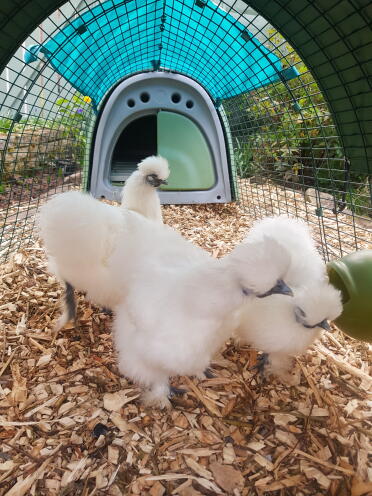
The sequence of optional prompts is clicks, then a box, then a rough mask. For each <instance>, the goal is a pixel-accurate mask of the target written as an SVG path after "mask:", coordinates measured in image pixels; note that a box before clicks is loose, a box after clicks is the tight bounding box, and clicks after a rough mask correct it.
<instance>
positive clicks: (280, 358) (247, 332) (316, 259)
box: [233, 215, 342, 378]
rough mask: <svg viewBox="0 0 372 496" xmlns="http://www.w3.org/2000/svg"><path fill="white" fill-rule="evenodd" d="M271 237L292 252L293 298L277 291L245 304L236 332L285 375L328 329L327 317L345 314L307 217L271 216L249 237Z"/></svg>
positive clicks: (290, 280)
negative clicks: (294, 358) (292, 361)
mask: <svg viewBox="0 0 372 496" xmlns="http://www.w3.org/2000/svg"><path fill="white" fill-rule="evenodd" d="M268 235H270V236H272V237H273V238H274V239H276V240H277V241H279V242H281V243H283V244H284V245H285V246H286V248H287V250H288V251H289V253H290V260H291V261H290V265H289V268H288V272H287V274H286V282H287V284H288V285H289V286H290V287H291V288H292V289H293V293H294V298H291V299H290V300H288V299H287V298H282V297H280V296H278V295H273V296H271V297H270V298H267V299H265V300H257V299H256V300H254V301H250V302H247V303H245V304H244V306H243V307H242V308H241V309H239V311H238V312H237V313H236V314H235V315H234V320H233V322H234V325H235V326H236V327H237V328H236V330H235V332H234V334H235V335H236V337H237V338H238V339H239V340H241V341H243V342H248V343H250V344H251V345H252V346H253V347H255V348H257V349H260V350H263V351H264V352H265V353H264V358H265V361H263V362H262V365H265V363H266V365H267V364H269V367H266V370H267V371H268V372H269V371H270V372H272V373H275V374H277V375H279V376H282V377H283V378H285V377H286V374H285V373H286V371H287V370H288V368H289V364H290V357H291V356H292V355H298V354H301V353H303V352H305V351H306V349H307V348H308V347H309V346H310V345H311V344H312V343H313V341H314V340H315V339H316V338H317V337H318V336H319V333H320V330H321V328H325V329H329V325H328V322H327V321H328V320H334V319H335V318H337V317H338V316H339V315H340V313H341V312H342V304H341V294H340V292H339V291H337V290H336V289H334V288H333V287H332V286H331V285H330V284H329V283H328V278H327V275H326V266H325V263H324V262H323V260H322V258H321V256H320V255H319V253H318V251H317V249H316V246H315V243H314V240H313V239H312V236H311V233H310V229H309V227H308V226H307V224H306V223H305V222H304V221H302V220H299V219H294V218H289V217H286V216H283V215H282V216H277V217H267V218H265V219H263V220H261V221H258V222H256V223H255V224H254V226H253V228H252V229H251V230H250V231H249V234H248V236H247V238H246V241H249V242H252V241H257V240H261V239H263V238H264V237H265V236H268ZM237 322H238V324H236V323H237ZM267 355H269V356H267Z"/></svg>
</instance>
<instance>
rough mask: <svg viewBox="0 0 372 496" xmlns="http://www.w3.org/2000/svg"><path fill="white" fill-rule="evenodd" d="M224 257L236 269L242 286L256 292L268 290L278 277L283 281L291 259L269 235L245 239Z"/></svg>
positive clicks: (261, 292)
mask: <svg viewBox="0 0 372 496" xmlns="http://www.w3.org/2000/svg"><path fill="white" fill-rule="evenodd" d="M226 258H227V261H228V262H229V263H231V264H232V265H233V266H235V268H236V270H237V271H238V273H239V277H240V280H241V284H242V286H244V287H245V288H247V289H251V290H253V291H254V292H255V293H256V294H263V293H265V292H267V291H269V290H270V289H271V288H272V287H273V286H275V284H276V283H277V281H278V280H279V279H283V280H284V281H285V276H286V272H287V270H288V268H289V266H290V260H291V259H290V254H289V253H288V251H287V250H286V248H285V247H284V246H283V245H282V244H281V243H279V242H278V241H276V240H275V239H273V238H272V237H270V236H264V237H263V239H262V240H260V241H253V240H247V241H246V242H245V243H241V244H240V245H238V246H237V247H236V248H235V249H234V250H233V251H232V252H231V254H230V255H228V257H226Z"/></svg>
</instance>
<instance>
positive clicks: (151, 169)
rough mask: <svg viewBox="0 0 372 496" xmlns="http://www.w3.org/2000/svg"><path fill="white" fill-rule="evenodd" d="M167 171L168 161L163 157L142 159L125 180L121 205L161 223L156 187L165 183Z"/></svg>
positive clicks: (161, 217)
mask: <svg viewBox="0 0 372 496" xmlns="http://www.w3.org/2000/svg"><path fill="white" fill-rule="evenodd" d="M169 173H170V171H169V165H168V161H167V160H166V159H165V158H163V157H160V156H151V157H147V158H145V159H144V160H142V162H140V163H139V164H138V166H137V170H136V171H134V172H133V173H132V174H131V175H130V176H129V177H128V179H127V180H126V182H125V185H124V187H123V190H122V199H121V204H122V206H123V207H125V208H128V209H129V210H133V211H135V212H138V213H140V214H142V215H144V216H145V217H147V218H148V219H152V220H154V221H157V222H161V223H162V222H163V216H162V213H161V205H160V200H159V195H158V192H157V188H158V187H159V186H161V185H162V184H167V179H168V176H169Z"/></svg>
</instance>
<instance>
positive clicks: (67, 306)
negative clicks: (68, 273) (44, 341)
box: [53, 281, 76, 342]
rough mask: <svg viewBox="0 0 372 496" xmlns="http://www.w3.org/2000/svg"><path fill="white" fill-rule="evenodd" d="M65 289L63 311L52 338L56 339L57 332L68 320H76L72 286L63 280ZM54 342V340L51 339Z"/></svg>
mask: <svg viewBox="0 0 372 496" xmlns="http://www.w3.org/2000/svg"><path fill="white" fill-rule="evenodd" d="M65 285H66V289H65V294H64V297H63V312H62V315H61V316H60V318H59V319H58V320H57V323H56V325H55V327H54V335H55V337H54V339H56V337H57V334H58V332H59V331H60V330H61V329H62V327H64V326H65V325H66V324H67V322H69V321H70V320H73V321H74V322H75V321H76V300H75V293H74V287H73V286H72V285H71V284H70V283H69V282H67V281H66V282H65ZM53 342H54V341H53Z"/></svg>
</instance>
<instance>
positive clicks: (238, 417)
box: [0, 204, 372, 496]
mask: <svg viewBox="0 0 372 496" xmlns="http://www.w3.org/2000/svg"><path fill="white" fill-rule="evenodd" d="M163 211H164V220H165V222H166V223H167V224H170V225H172V226H173V227H175V228H176V229H177V230H179V231H181V232H182V233H183V234H184V235H185V236H186V237H187V238H188V239H190V240H191V241H192V242H194V243H196V244H198V245H200V246H202V247H204V248H205V249H207V250H208V251H209V252H210V253H212V254H213V255H214V256H216V257H220V256H223V255H224V254H226V253H227V252H229V251H230V250H231V249H232V247H233V246H234V245H235V244H236V243H237V242H239V241H240V240H241V239H242V238H243V237H244V235H245V233H246V231H247V229H248V227H249V226H250V225H251V223H252V217H251V216H249V215H247V213H242V210H241V209H240V207H239V206H237V205H236V204H229V205H199V206H198V205H195V206H165V207H164V208H163ZM0 277H1V282H0V301H1V303H0V310H1V314H0V315H1V317H0V332H1V336H0V353H1V358H2V360H1V365H0V439H1V445H0V496H5V495H8V496H9V495H13V496H22V495H35V496H44V495H61V496H73V495H83V496H88V495H89V496H91V495H112V496H116V495H150V496H167V495H179V496H197V495H207V496H211V495H215V494H222V495H225V494H226V495H236V496H239V495H241V496H251V495H254V496H261V495H265V494H269V495H270V494H272V495H275V496H277V495H278V496H279V495H280V496H284V495H296V496H305V495H309V496H310V495H311V496H321V495H331V496H347V495H352V496H362V495H367V494H371V491H372V469H371V467H370V465H368V455H369V450H370V446H371V443H370V434H371V403H370V396H369V394H370V388H371V380H370V375H369V371H370V370H369V365H370V362H369V359H370V356H369V355H368V353H369V347H368V345H367V344H365V343H361V342H357V341H354V340H352V339H349V338H348V337H346V336H344V335H343V334H342V333H340V332H339V331H337V330H334V331H333V332H332V333H330V334H326V335H325V336H324V337H323V338H322V341H321V342H320V343H319V344H317V345H315V346H314V348H312V349H311V350H310V351H309V352H308V353H307V354H306V355H305V356H303V357H299V358H297V359H296V360H295V362H294V367H293V373H292V378H291V381H290V384H282V383H281V382H280V381H279V380H276V379H273V380H271V381H263V380H262V379H261V378H260V377H259V376H257V374H255V373H254V372H252V371H251V370H250V369H251V367H252V366H253V365H255V363H256V359H257V351H256V350H252V349H250V348H249V347H247V346H244V347H238V346H237V345H235V344H234V343H232V342H228V343H226V345H225V346H224V348H223V349H222V350H221V352H220V354H219V355H218V356H217V357H216V359H215V361H214V362H213V364H212V365H213V370H214V372H215V374H216V377H215V378H212V379H206V380H204V381H199V380H197V379H195V378H190V377H176V378H174V379H173V384H174V385H175V386H178V387H181V388H184V389H187V394H186V395H185V396H184V397H180V398H177V399H175V400H174V408H173V410H171V411H160V410H156V409H147V408H144V407H143V406H142V405H141V404H140V402H139V398H138V395H139V393H140V391H139V389H138V387H137V386H136V385H135V384H132V383H130V382H129V381H127V380H126V379H125V378H124V377H121V376H120V375H119V374H118V370H117V367H116V357H115V353H114V351H113V349H112V339H111V325H112V318H111V317H110V316H108V315H106V314H105V313H103V312H102V311H101V310H100V309H99V308H97V307H95V306H93V305H91V304H90V303H89V302H87V301H86V300H85V299H84V297H83V295H79V297H78V328H75V327H74V326H73V325H71V324H70V325H67V326H66V327H65V328H64V330H63V331H61V332H60V334H59V335H58V336H57V338H56V339H55V340H54V337H53V336H52V333H51V329H52V326H53V323H54V322H55V319H56V318H57V317H58V316H59V307H58V302H59V299H60V297H61V294H62V289H61V287H60V286H59V284H58V283H57V282H56V280H55V279H54V278H53V277H50V276H49V275H48V273H47V272H46V260H45V256H44V253H43V250H42V248H41V246H40V245H39V244H38V243H37V242H35V243H34V244H33V245H32V246H31V247H28V248H25V249H23V250H22V251H20V252H18V253H15V254H13V256H12V257H11V259H10V261H9V262H8V263H7V264H4V265H2V266H0Z"/></svg>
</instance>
